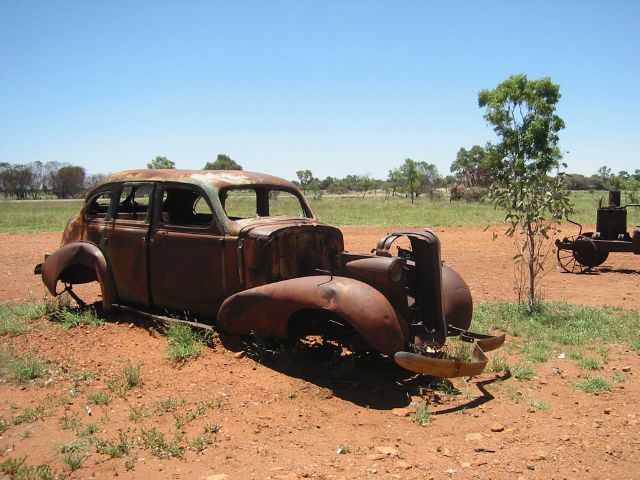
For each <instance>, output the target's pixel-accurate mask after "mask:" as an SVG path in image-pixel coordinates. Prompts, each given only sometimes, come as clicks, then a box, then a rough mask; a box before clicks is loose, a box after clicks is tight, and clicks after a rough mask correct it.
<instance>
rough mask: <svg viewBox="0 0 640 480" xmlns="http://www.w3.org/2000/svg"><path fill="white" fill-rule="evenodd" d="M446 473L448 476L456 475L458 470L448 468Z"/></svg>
mask: <svg viewBox="0 0 640 480" xmlns="http://www.w3.org/2000/svg"><path fill="white" fill-rule="evenodd" d="M444 473H446V474H447V475H455V474H456V470H455V469H453V468H448V469H447V470H445V471H444Z"/></svg>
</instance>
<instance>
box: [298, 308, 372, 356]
mask: <svg viewBox="0 0 640 480" xmlns="http://www.w3.org/2000/svg"><path fill="white" fill-rule="evenodd" d="M315 335H317V336H321V337H322V338H323V339H326V340H333V341H336V342H338V343H340V344H342V345H344V346H346V347H348V348H349V349H351V350H352V351H361V350H369V349H370V347H369V346H368V345H367V344H366V342H365V341H364V339H363V338H362V336H361V335H360V334H359V333H358V332H357V331H356V330H355V329H354V328H353V327H352V326H351V325H350V324H349V323H348V322H346V321H345V320H344V319H343V318H342V317H340V316H339V315H337V314H336V313H335V312H332V311H329V310H325V309H321V308H305V309H302V310H298V311H297V312H295V313H293V314H292V315H291V317H289V321H288V322H287V337H288V338H290V339H299V338H305V337H307V336H315Z"/></svg>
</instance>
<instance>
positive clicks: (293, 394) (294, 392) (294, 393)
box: [287, 388, 300, 400]
mask: <svg viewBox="0 0 640 480" xmlns="http://www.w3.org/2000/svg"><path fill="white" fill-rule="evenodd" d="M298 395H300V391H299V390H298V389H297V388H294V389H293V390H291V391H290V392H289V395H288V396H287V398H288V399H289V400H293V399H294V398H296V397H297V396H298Z"/></svg>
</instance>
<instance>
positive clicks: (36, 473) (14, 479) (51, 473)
mask: <svg viewBox="0 0 640 480" xmlns="http://www.w3.org/2000/svg"><path fill="white" fill-rule="evenodd" d="M0 473H2V474H3V476H4V478H10V479H11V480H57V479H63V478H65V476H63V475H58V474H57V473H56V471H55V470H52V469H51V467H50V466H49V465H44V464H42V465H37V466H33V465H27V457H22V458H7V459H6V460H4V461H2V462H0Z"/></svg>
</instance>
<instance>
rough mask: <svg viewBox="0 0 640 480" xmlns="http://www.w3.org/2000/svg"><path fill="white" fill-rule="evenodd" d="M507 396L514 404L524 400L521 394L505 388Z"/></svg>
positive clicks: (518, 391)
mask: <svg viewBox="0 0 640 480" xmlns="http://www.w3.org/2000/svg"><path fill="white" fill-rule="evenodd" d="M507 396H508V397H509V399H510V400H511V401H513V402H515V403H520V402H521V401H522V399H523V398H524V395H523V394H522V392H521V391H520V390H518V389H516V388H513V387H507Z"/></svg>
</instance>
